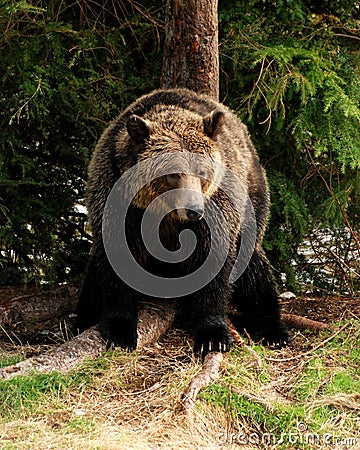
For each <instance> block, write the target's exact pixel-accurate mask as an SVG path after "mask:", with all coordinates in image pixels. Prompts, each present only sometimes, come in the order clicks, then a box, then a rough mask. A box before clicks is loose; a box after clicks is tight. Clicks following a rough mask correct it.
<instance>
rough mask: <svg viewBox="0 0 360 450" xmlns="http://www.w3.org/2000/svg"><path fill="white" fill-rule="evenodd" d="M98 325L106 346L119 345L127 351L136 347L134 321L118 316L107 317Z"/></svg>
mask: <svg viewBox="0 0 360 450" xmlns="http://www.w3.org/2000/svg"><path fill="white" fill-rule="evenodd" d="M99 326H100V333H101V336H102V338H103V339H104V340H105V341H106V347H107V348H114V347H121V348H122V349H124V350H126V351H128V352H132V351H133V350H135V349H136V346H137V331H136V328H137V326H136V321H134V320H131V319H123V318H119V317H107V318H104V319H102V320H101V321H100V324H99Z"/></svg>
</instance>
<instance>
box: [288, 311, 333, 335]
mask: <svg viewBox="0 0 360 450" xmlns="http://www.w3.org/2000/svg"><path fill="white" fill-rule="evenodd" d="M281 318H282V320H283V321H284V322H285V323H286V324H287V325H288V326H289V327H291V328H296V329H297V330H310V331H320V330H334V329H335V327H333V326H332V325H330V324H327V323H323V322H318V321H317V320H312V319H308V318H306V317H302V316H298V315H296V314H284V313H283V314H282V315H281Z"/></svg>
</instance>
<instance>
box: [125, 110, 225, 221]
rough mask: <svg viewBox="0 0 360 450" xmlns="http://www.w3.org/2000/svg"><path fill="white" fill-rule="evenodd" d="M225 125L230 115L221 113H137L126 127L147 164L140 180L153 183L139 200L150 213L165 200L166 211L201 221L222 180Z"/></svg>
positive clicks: (138, 153)
mask: <svg viewBox="0 0 360 450" xmlns="http://www.w3.org/2000/svg"><path fill="white" fill-rule="evenodd" d="M223 124H224V113H223V112H222V111H220V110H218V109H215V110H213V111H212V112H211V113H209V114H208V115H206V116H204V117H203V116H200V115H199V114H197V113H194V112H191V111H189V110H185V109H183V108H180V107H177V106H168V105H166V106H165V105H158V106H156V107H155V108H153V109H152V110H151V111H150V112H148V113H147V114H145V115H144V116H143V117H140V116H138V115H131V116H130V117H129V119H128V121H127V126H126V128H127V132H128V135H129V140H130V145H131V147H132V148H133V151H134V152H135V154H136V155H137V156H138V159H137V162H138V163H139V162H146V164H145V165H144V164H142V165H141V167H142V169H141V170H142V171H144V167H146V173H141V174H140V173H139V176H143V177H144V179H146V180H148V182H147V183H146V184H145V185H144V186H143V187H142V189H141V190H140V191H139V192H138V193H137V195H136V196H135V198H134V203H135V204H136V206H138V207H140V208H144V209H146V208H147V207H148V206H149V205H150V203H151V202H153V200H155V199H156V198H160V201H158V202H156V205H157V206H156V207H157V208H158V210H159V209H160V211H159V212H160V213H163V212H164V211H166V212H167V213H169V214H170V216H171V217H174V218H176V219H177V220H181V221H189V220H190V221H194V220H199V219H201V217H202V216H203V213H204V208H205V204H206V199H208V198H210V197H211V196H212V195H213V194H214V193H215V192H216V190H217V189H218V186H219V183H220V180H221V176H222V175H221V172H222V167H221V160H222V158H221V152H220V149H219V146H218V142H217V139H218V136H219V134H220V133H221V131H222V128H223ZM162 194H166V195H162ZM159 196H160V197H159Z"/></svg>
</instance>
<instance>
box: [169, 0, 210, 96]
mask: <svg viewBox="0 0 360 450" xmlns="http://www.w3.org/2000/svg"><path fill="white" fill-rule="evenodd" d="M217 9H218V1H217V0H211V1H209V0H186V1H184V0H168V1H167V5H166V19H165V21H166V22H165V43H164V56H163V67H162V79H161V85H162V87H163V88H174V87H186V88H188V89H192V90H193V91H196V92H201V93H205V94H208V95H210V96H212V97H213V98H214V99H216V100H218V99H219V52H218V18H217Z"/></svg>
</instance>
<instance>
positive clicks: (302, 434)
mask: <svg viewBox="0 0 360 450" xmlns="http://www.w3.org/2000/svg"><path fill="white" fill-rule="evenodd" d="M216 441H217V443H218V444H219V446H222V445H260V444H261V445H281V444H292V445H318V446H321V447H327V446H331V445H339V446H342V445H343V446H344V447H345V446H346V448H349V447H352V446H355V445H357V444H358V443H360V440H359V439H358V438H356V437H339V436H334V435H333V434H331V433H323V434H320V433H313V432H310V431H309V430H308V426H307V424H306V423H304V422H300V423H298V424H297V426H296V427H295V428H294V429H293V430H291V431H290V432H284V433H281V434H276V433H271V432H269V433H262V434H261V433H256V432H254V433H246V432H245V431H244V432H243V431H238V432H224V433H220V434H218V435H217V436H216Z"/></svg>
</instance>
